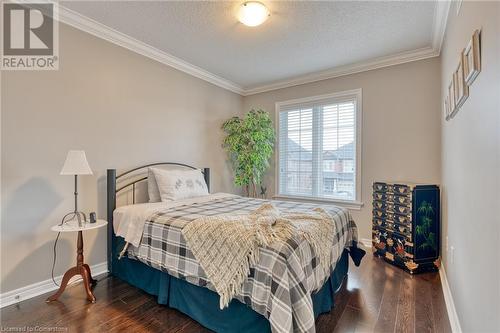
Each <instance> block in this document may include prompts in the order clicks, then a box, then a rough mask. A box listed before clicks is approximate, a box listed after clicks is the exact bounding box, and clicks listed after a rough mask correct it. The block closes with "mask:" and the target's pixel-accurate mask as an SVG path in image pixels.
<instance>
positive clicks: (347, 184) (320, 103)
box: [277, 92, 359, 201]
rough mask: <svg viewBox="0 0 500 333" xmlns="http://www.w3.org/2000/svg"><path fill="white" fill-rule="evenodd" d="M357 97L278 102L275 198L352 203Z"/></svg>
mask: <svg viewBox="0 0 500 333" xmlns="http://www.w3.org/2000/svg"><path fill="white" fill-rule="evenodd" d="M358 98H359V95H358V94H353V93H352V92H351V93H348V94H345V95H342V94H336V95H335V96H334V97H327V98H325V97H324V96H323V97H318V98H317V99H315V98H308V99H307V100H306V101H293V102H283V103H278V104H277V107H278V114H279V119H278V122H279V128H278V130H279V149H278V155H279V156H278V159H279V160H278V166H279V167H278V168H279V183H278V195H282V196H294V197H306V198H307V197H310V198H321V199H333V200H345V201H356V200H357V199H358V198H357V187H356V185H357V180H356V179H357V160H356V159H357V158H356V153H357V142H356V141H357V128H356V124H357V119H356V118H357V108H358V104H359V103H358Z"/></svg>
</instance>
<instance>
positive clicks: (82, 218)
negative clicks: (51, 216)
mask: <svg viewBox="0 0 500 333" xmlns="http://www.w3.org/2000/svg"><path fill="white" fill-rule="evenodd" d="M66 216H71V218H70V219H69V220H66V219H65V218H64V219H63V222H62V223H67V222H70V221H74V220H77V221H78V227H79V228H81V227H83V224H84V223H87V215H85V213H84V212H77V211H75V212H71V213H68V214H66V215H65V216H64V217H66Z"/></svg>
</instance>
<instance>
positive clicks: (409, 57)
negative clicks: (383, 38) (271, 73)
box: [243, 0, 451, 96]
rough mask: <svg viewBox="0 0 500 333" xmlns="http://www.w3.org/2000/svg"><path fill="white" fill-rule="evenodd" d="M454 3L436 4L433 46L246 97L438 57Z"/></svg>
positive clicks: (288, 82) (259, 88)
mask: <svg viewBox="0 0 500 333" xmlns="http://www.w3.org/2000/svg"><path fill="white" fill-rule="evenodd" d="M450 5H451V1H441V0H438V1H437V2H436V8H435V9H434V18H433V23H432V46H430V47H425V48H421V49H416V50H411V51H407V52H401V53H398V54H393V55H389V56H385V57H380V58H376V59H371V60H368V61H362V62H357V63H354V64H349V65H345V66H340V67H335V68H332V69H329V70H326V71H321V72H316V73H311V74H306V75H303V76H299V77H294V78H292V79H288V80H283V81H277V82H274V83H270V84H265V85H258V86H256V87H253V88H246V89H245V90H244V93H243V95H244V96H249V95H254V94H259V93H263V92H267V91H272V90H276V89H283V88H288V87H293V86H298V85H301V84H306V83H312V82H316V81H322V80H327V79H333V78H336V77H341V76H346V75H351V74H357V73H361V72H366V71H370V70H374V69H379V68H384V67H389V66H394V65H400V64H404V63H407V62H412V61H418V60H424V59H428V58H433V57H438V56H439V55H440V54H441V46H442V44H443V39H444V34H445V32H446V23H447V22H448V13H449V10H450Z"/></svg>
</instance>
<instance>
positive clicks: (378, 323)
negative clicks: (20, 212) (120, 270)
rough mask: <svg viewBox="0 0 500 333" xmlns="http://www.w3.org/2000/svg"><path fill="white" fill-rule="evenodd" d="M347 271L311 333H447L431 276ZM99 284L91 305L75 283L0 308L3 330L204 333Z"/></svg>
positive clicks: (384, 268) (121, 287)
mask: <svg viewBox="0 0 500 333" xmlns="http://www.w3.org/2000/svg"><path fill="white" fill-rule="evenodd" d="M349 269H350V272H349V277H348V279H347V281H344V284H343V286H342V289H341V290H340V292H339V293H338V294H337V296H336V299H335V308H334V309H333V310H332V311H331V312H330V313H327V314H323V315H321V316H320V317H319V318H318V320H317V324H316V330H317V332H418V333H420V332H439V333H441V332H451V328H450V324H449V321H448V315H447V313H446V306H445V303H444V298H443V293H442V290H441V281H440V279H439V274H438V273H426V274H420V275H415V276H412V275H410V274H408V273H405V272H403V271H402V270H399V269H397V268H395V267H393V266H391V265H389V264H387V263H385V262H384V261H382V260H381V259H378V258H373V257H372V256H371V255H370V254H367V255H366V257H365V258H364V260H363V263H362V264H361V266H360V267H354V265H353V264H352V263H350V268H349ZM98 279H99V283H98V285H97V286H96V287H95V289H94V294H95V296H96V298H97V303H95V304H90V303H88V302H87V300H86V296H85V292H84V290H83V286H82V284H77V285H74V286H71V287H69V288H68V289H67V290H66V292H65V293H64V294H63V295H62V296H61V298H60V301H58V302H53V303H50V304H46V303H45V302H44V301H45V298H46V297H47V296H48V295H42V296H39V297H36V298H32V299H30V300H27V301H23V302H21V303H19V304H16V305H11V306H8V307H5V308H3V309H2V310H1V311H0V320H1V327H2V331H5V330H6V329H7V328H9V327H24V326H28V327H29V326H31V327H35V326H39V327H42V328H43V327H46V328H48V327H52V328H54V327H56V329H57V328H60V330H59V332H120V331H131V332H179V333H180V332H182V333H190V332H210V331H209V330H208V329H206V328H204V327H202V326H201V325H199V324H198V323H196V322H195V321H193V320H192V319H190V318H189V317H187V316H186V315H184V314H182V313H180V312H178V311H176V310H173V309H169V308H167V307H165V306H162V305H158V304H157V303H156V301H155V298H154V297H152V296H150V295H148V294H146V293H145V292H143V291H141V290H139V289H137V288H134V287H131V286H130V285H128V284H126V283H124V282H122V281H120V280H119V279H117V278H113V277H110V276H101V277H98ZM53 332H54V330H53Z"/></svg>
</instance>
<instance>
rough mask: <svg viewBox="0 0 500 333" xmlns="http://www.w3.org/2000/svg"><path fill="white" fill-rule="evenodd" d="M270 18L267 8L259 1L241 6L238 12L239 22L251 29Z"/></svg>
mask: <svg viewBox="0 0 500 333" xmlns="http://www.w3.org/2000/svg"><path fill="white" fill-rule="evenodd" d="M269 16H270V13H269V10H268V9H267V7H266V6H264V4H263V3H260V2H258V1H248V2H245V3H244V4H242V5H241V6H240V10H239V12H238V20H239V21H240V22H241V23H243V24H244V25H247V26H249V27H256V26H258V25H261V24H262V23H264V22H265V21H266V20H267V18H268V17H269Z"/></svg>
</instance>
